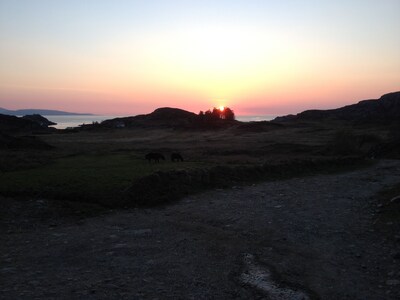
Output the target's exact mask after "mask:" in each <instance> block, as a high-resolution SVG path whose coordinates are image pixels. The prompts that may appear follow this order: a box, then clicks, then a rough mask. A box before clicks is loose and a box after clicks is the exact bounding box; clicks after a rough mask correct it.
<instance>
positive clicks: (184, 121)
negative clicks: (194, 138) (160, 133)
mask: <svg viewBox="0 0 400 300" xmlns="http://www.w3.org/2000/svg"><path fill="white" fill-rule="evenodd" d="M237 124H240V122H239V121H228V120H213V121H205V120H203V119H202V118H200V117H199V116H198V115H196V114H195V113H192V112H189V111H186V110H183V109H179V108H170V107H162V108H158V109H156V110H155V111H153V112H152V113H150V114H146V115H138V116H134V117H125V118H115V119H111V120H105V121H103V122H102V123H101V124H98V125H87V126H84V127H83V128H84V129H85V128H87V129H90V128H95V127H96V128H99V127H100V128H135V127H136V128H173V129H222V128H228V127H231V126H234V125H237Z"/></svg>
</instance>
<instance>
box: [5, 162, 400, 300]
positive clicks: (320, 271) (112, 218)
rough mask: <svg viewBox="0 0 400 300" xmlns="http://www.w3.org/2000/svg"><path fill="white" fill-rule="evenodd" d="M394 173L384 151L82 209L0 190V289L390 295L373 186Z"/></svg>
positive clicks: (399, 261) (392, 242)
mask: <svg viewBox="0 0 400 300" xmlns="http://www.w3.org/2000/svg"><path fill="white" fill-rule="evenodd" d="M399 182H400V161H390V160H385V161H381V162H379V163H377V164H375V165H373V166H370V167H368V168H366V169H361V170H357V171H353V172H348V173H343V174H334V175H320V176H315V177H305V178H293V179H290V180H284V181H275V182H265V183H261V184H257V185H253V186H245V187H233V188H231V189H221V190H213V191H209V192H205V193H202V194H199V195H194V196H190V197H187V198H185V199H183V200H182V201H179V202H178V203H175V204H172V205H169V206H166V207H162V208H154V209H130V210H122V211H106V212H105V211H96V213H94V214H93V216H89V217H88V216H87V215H86V214H85V213H84V214H82V215H81V214H80V212H78V211H76V210H77V208H71V207H69V208H68V211H66V210H65V211H63V208H62V207H61V208H60V207H56V208H55V207H54V204H52V203H51V202H48V201H45V200H30V201H28V200H14V199H1V200H2V201H1V203H2V205H1V210H2V212H1V223H0V226H1V227H0V229H1V235H0V295H1V296H0V298H1V299H377V300H378V299H379V300H381V299H400V236H399V235H392V234H387V232H386V231H385V230H384V229H385V228H386V227H385V226H389V227H390V226H397V225H398V224H394V223H392V222H388V224H379V223H381V221H380V220H379V211H380V207H381V203H380V202H379V197H378V193H379V191H381V190H382V189H385V188H388V187H391V186H392V185H393V184H396V183H399ZM84 209H87V208H84ZM378 224H379V226H378ZM388 232H393V231H390V230H389V231H388Z"/></svg>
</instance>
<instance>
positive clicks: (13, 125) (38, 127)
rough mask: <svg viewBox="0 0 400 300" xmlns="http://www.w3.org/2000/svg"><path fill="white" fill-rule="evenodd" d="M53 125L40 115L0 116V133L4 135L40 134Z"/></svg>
mask: <svg viewBox="0 0 400 300" xmlns="http://www.w3.org/2000/svg"><path fill="white" fill-rule="evenodd" d="M52 124H54V123H53V122H50V121H49V120H47V119H46V118H44V117H42V116H40V115H32V116H25V117H20V118H19V117H16V116H10V115H2V114H0V132H4V133H6V134H21V133H23V134H27V133H33V132H35V133H42V132H47V131H49V130H56V129H54V128H49V127H48V126H49V125H52Z"/></svg>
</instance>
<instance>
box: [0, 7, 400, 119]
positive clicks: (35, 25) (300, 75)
mask: <svg viewBox="0 0 400 300" xmlns="http://www.w3.org/2000/svg"><path fill="white" fill-rule="evenodd" d="M399 12H400V1H399V0H351V1H348V0H336V1H332V0H329V1H324V0H319V1H318V0H313V1H312V0H286V1H272V0H271V1H270V0H260V1H255V0H245V1H244V0H243V1H235V0H229V1H225V0H223V1H217V0H213V1H208V0H203V1H178V0H175V1H173V0H164V1H161V0H158V1H153V0H146V1H143V0H142V1H134V0H131V1H124V0H108V1H102V0H77V1H73V0H66V1H61V0H25V1H24V0H10V1H8V0H0V107H4V108H8V109H20V108H47V109H59V110H66V111H73V112H91V113H97V114H108V115H116V114H120V115H135V114H139V113H148V112H151V111H153V110H154V109H156V108H158V107H164V106H169V107H179V108H182V109H186V110H189V111H193V112H198V111H199V110H206V109H208V108H211V107H213V106H220V105H224V106H229V107H231V108H232V109H234V110H235V112H236V114H241V115H244V114H252V115H264V114H271V115H279V114H287V113H297V112H300V111H302V110H305V109H310V108H335V107H339V106H343V105H346V104H351V103H354V102H356V101H358V100H362V99H370V98H379V97H380V96H381V95H382V94H384V93H387V92H393V91H399V90H400V17H399Z"/></svg>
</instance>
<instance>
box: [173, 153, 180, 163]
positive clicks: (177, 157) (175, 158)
mask: <svg viewBox="0 0 400 300" xmlns="http://www.w3.org/2000/svg"><path fill="white" fill-rule="evenodd" d="M171 161H173V162H175V161H177V162H178V161H183V157H182V155H180V154H179V153H172V154H171Z"/></svg>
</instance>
